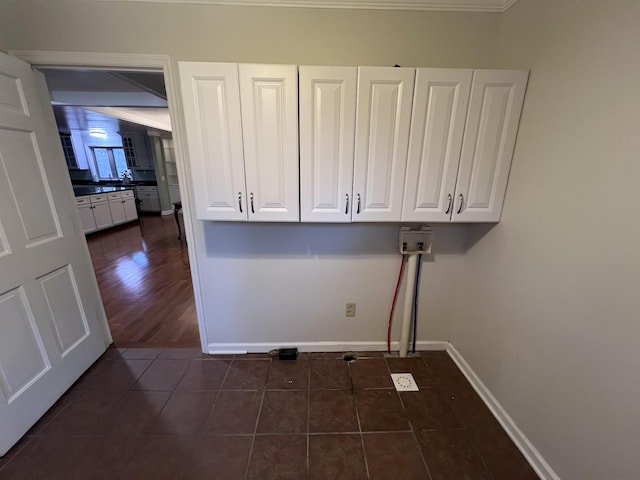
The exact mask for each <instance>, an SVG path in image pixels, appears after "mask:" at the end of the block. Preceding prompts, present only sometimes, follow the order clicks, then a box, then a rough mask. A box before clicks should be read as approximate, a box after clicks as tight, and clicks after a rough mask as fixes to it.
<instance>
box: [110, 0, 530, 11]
mask: <svg viewBox="0 0 640 480" xmlns="http://www.w3.org/2000/svg"><path fill="white" fill-rule="evenodd" d="M102 1H119V2H121V1H127V2H145V3H175V4H197V5H231V6H250V7H302V8H338V9H344V8H348V9H359V10H439V11H454V12H500V13H502V12H505V11H507V10H508V9H509V7H511V6H512V5H513V4H514V3H516V2H517V1H518V0H102Z"/></svg>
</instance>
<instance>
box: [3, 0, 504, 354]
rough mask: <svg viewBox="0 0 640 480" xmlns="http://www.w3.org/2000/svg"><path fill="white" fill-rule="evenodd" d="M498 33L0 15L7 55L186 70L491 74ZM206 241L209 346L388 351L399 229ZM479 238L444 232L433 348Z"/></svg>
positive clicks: (34, 7) (285, 16) (203, 271)
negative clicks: (347, 346) (435, 69)
mask: <svg viewBox="0 0 640 480" xmlns="http://www.w3.org/2000/svg"><path fill="white" fill-rule="evenodd" d="M498 22H499V15H497V14H482V13H445V12H391V11H364V10H357V11H352V10H322V9H296V8H290V9H284V8H257V7H253V8H250V7H222V6H204V5H183V6H176V5H169V4H163V3H148V4H147V3H138V2H86V1H73V0H69V1H65V2H42V1H33V0H20V1H19V2H18V1H4V2H0V30H2V31H4V33H5V39H6V46H7V48H8V49H16V50H17V49H22V50H25V49H31V50H82V51H104V52H123V53H162V54H171V55H172V56H173V58H174V59H175V60H202V61H232V62H265V63H287V62H289V63H297V64H328V65H340V64H346V65H394V64H401V65H406V66H409V65H414V66H450V67H487V66H489V65H490V64H491V63H492V61H493V55H494V52H495V42H496V39H497V34H498ZM194 228H195V242H194V244H193V246H192V248H195V250H196V255H197V257H198V264H199V267H200V269H199V271H200V280H201V286H202V295H203V298H204V314H205V315H204V317H205V320H206V334H207V337H208V339H209V342H211V343H215V344H217V343H234V342H239V343H247V342H271V343H276V344H277V343H278V342H298V343H300V342H318V341H327V342H332V341H333V342H347V343H350V342H374V343H375V342H378V343H379V344H383V343H384V341H385V338H386V322H387V317H388V312H389V308H390V304H391V299H392V295H393V288H394V286H395V281H396V276H397V269H398V266H399V259H400V257H399V255H398V253H397V233H398V225H347V226H340V225H313V226H309V225H299V224H298V225H282V226H275V227H274V226H273V225H255V224H254V225H238V224H229V223H227V224H225V223H211V222H199V221H195V222H194ZM466 233H467V228H466V227H465V226H455V227H440V228H438V229H437V231H436V234H437V239H436V246H437V248H436V250H435V251H436V254H435V255H434V258H432V259H430V260H429V261H428V263H426V264H425V268H424V269H423V282H422V283H421V286H422V288H421V308H420V318H419V328H418V331H419V334H418V338H419V339H420V340H448V338H449V326H450V312H451V309H452V306H453V303H452V302H451V301H450V296H451V294H452V292H454V291H455V288H456V281H457V279H458V276H459V274H460V265H461V264H462V258H463V255H464V246H465V240H466ZM346 302H356V303H357V315H356V318H354V319H345V317H344V308H345V303H346ZM399 310H401V309H399ZM398 336H399V332H398V331H397V330H394V338H397V337H398Z"/></svg>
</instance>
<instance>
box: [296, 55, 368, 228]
mask: <svg viewBox="0 0 640 480" xmlns="http://www.w3.org/2000/svg"><path fill="white" fill-rule="evenodd" d="M299 71H300V74H299V81H300V209H301V210H300V216H301V219H302V221H303V222H350V221H351V206H352V186H353V153H354V136H355V118H356V112H355V109H356V81H357V69H356V68H355V67H306V66H303V67H299Z"/></svg>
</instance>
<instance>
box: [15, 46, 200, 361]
mask: <svg viewBox="0 0 640 480" xmlns="http://www.w3.org/2000/svg"><path fill="white" fill-rule="evenodd" d="M8 53H9V55H12V56H14V57H16V58H19V59H20V60H23V61H25V62H27V63H29V64H31V66H32V67H33V68H47V67H49V68H94V69H105V70H106V69H111V70H113V69H119V70H139V71H144V70H153V71H162V73H163V75H164V83H165V89H166V91H167V102H168V104H169V116H170V118H171V128H172V132H171V133H172V137H173V140H174V142H175V145H176V149H175V154H176V167H177V173H178V181H179V183H180V193H181V201H182V211H183V215H182V217H183V221H184V230H185V237H186V240H187V242H188V243H190V244H191V245H193V246H194V248H189V249H188V254H189V265H190V270H191V282H192V284H193V297H194V301H195V307H196V316H197V319H198V331H199V333H200V347H201V349H202V351H203V352H206V351H207V348H208V341H207V330H206V324H205V321H204V309H203V302H202V294H201V292H202V290H201V289H200V275H199V265H198V262H197V255H196V250H197V248H195V246H196V241H195V231H194V228H193V222H192V217H191V212H192V202H191V198H192V196H191V182H190V181H189V180H190V176H189V166H188V162H189V160H188V158H189V156H188V155H187V150H186V145H187V143H186V135H185V131H186V129H185V123H184V115H183V112H182V99H181V96H180V89H179V88H178V81H177V79H178V75H177V71H178V69H177V63H176V62H175V61H174V60H173V59H172V58H171V56H170V55H162V54H134V53H133V54H132V53H106V52H104V53H101V52H66V51H46V50H9V52H8ZM183 197H184V198H183ZM104 322H105V327H106V331H107V332H109V336H111V335H110V332H111V328H110V326H109V324H108V321H107V318H106V316H105V317H104Z"/></svg>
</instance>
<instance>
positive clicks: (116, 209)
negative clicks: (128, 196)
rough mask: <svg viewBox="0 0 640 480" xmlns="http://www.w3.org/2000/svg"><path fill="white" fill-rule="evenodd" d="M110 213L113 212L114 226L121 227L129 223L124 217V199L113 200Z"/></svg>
mask: <svg viewBox="0 0 640 480" xmlns="http://www.w3.org/2000/svg"><path fill="white" fill-rule="evenodd" d="M109 211H110V212H111V220H112V221H113V224H114V225H120V224H121V223H124V222H126V221H127V219H126V217H125V215H124V207H123V206H122V199H118V200H111V201H110V202H109Z"/></svg>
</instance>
